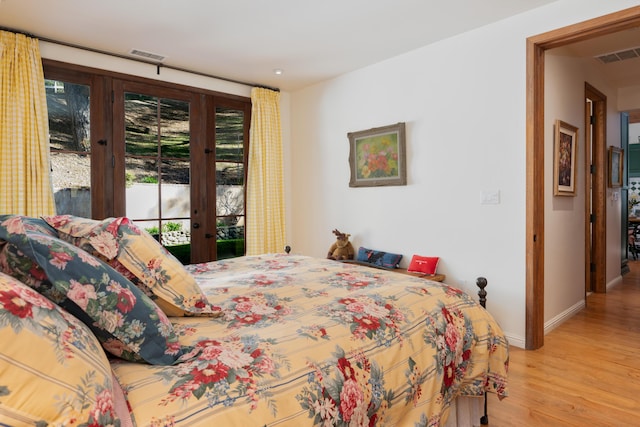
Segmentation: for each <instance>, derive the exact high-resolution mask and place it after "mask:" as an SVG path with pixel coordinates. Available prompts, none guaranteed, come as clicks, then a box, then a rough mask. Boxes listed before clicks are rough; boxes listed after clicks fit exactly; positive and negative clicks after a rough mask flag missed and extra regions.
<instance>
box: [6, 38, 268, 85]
mask: <svg viewBox="0 0 640 427" xmlns="http://www.w3.org/2000/svg"><path fill="white" fill-rule="evenodd" d="M0 30H1V31H9V32H12V33H16V34H22V35H24V36H27V37H31V38H34V39H38V40H40V41H44V42H47V43H54V44H59V45H61V46H66V47H72V48H74V49H80V50H85V51H87V52H93V53H99V54H101V55H107V56H113V57H115V58H120V59H128V60H130V61H135V62H140V63H143V64H149V65H155V66H156V73H157V74H158V75H159V74H160V68H168V69H170V70H174V71H182V72H184V73H189V74H195V75H198V76H202V77H209V78H212V79H217V80H223V81H226V82H229V83H236V84H241V85H244V86H251V87H259V88H262V89H269V90H273V91H275V92H280V89H279V88H275V87H270V86H266V85H259V84H255V83H249V82H243V81H240V80H234V79H230V78H227V77H220V76H216V75H213V74H207V73H203V72H200V71H193V70H188V69H186V68H181V67H174V66H172V65H165V64H163V63H162V62H153V61H145V60H144V59H138V58H132V57H130V56H127V55H122V54H118V53H111V52H106V51H104V50H99V49H94V48H90V47H86V46H80V45H77V44H73V43H67V42H61V41H59V40H54V39H50V38H47V37H39V36H37V35H34V34H31V33H27V32H25V31H18V30H14V29H12V28H7V27H0Z"/></svg>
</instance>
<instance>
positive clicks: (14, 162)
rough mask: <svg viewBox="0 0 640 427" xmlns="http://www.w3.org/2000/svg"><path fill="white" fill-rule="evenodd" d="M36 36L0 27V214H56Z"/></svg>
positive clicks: (47, 127) (45, 101) (46, 118)
mask: <svg viewBox="0 0 640 427" xmlns="http://www.w3.org/2000/svg"><path fill="white" fill-rule="evenodd" d="M48 136H49V122H48V115H47V97H46V93H45V88H44V73H43V71H42V60H41V58H40V47H39V46H38V40H37V39H34V38H31V37H27V36H25V35H23V34H14V33H11V32H8V31H1V30H0V214H20V215H28V216H39V215H52V214H55V202H54V199H53V191H52V187H51V177H50V166H49V137H48Z"/></svg>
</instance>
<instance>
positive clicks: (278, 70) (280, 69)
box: [273, 68, 284, 76]
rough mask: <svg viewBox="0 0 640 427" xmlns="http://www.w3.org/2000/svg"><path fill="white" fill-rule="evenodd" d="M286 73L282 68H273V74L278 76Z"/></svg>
mask: <svg viewBox="0 0 640 427" xmlns="http://www.w3.org/2000/svg"><path fill="white" fill-rule="evenodd" d="M283 73H284V71H283V70H282V68H274V69H273V74H275V75H276V76H281V75H282V74H283Z"/></svg>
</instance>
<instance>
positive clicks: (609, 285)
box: [607, 276, 622, 290]
mask: <svg viewBox="0 0 640 427" xmlns="http://www.w3.org/2000/svg"><path fill="white" fill-rule="evenodd" d="M621 283H622V276H618V277H616V278H615V279H613V280H612V281H610V282H609V283H607V290H609V289H611V288H613V287H614V286H618V285H619V284H621Z"/></svg>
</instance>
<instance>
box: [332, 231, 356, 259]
mask: <svg viewBox="0 0 640 427" xmlns="http://www.w3.org/2000/svg"><path fill="white" fill-rule="evenodd" d="M333 234H335V235H336V241H335V243H334V244H333V245H331V247H330V248H329V252H328V253H327V258H328V259H335V260H345V259H353V256H354V254H355V251H354V250H353V245H352V244H351V242H350V241H349V236H351V234H346V233H342V232H341V231H338V229H335V230H333Z"/></svg>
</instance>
